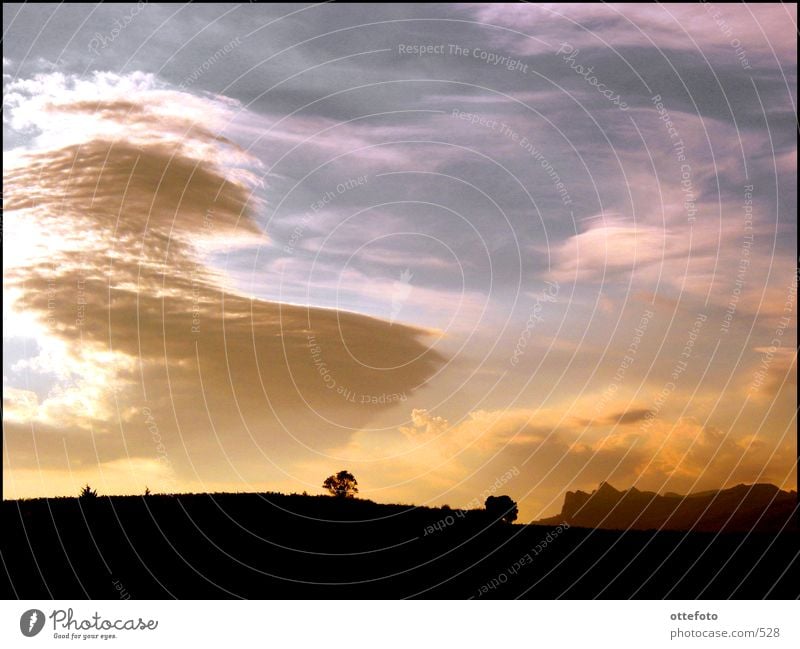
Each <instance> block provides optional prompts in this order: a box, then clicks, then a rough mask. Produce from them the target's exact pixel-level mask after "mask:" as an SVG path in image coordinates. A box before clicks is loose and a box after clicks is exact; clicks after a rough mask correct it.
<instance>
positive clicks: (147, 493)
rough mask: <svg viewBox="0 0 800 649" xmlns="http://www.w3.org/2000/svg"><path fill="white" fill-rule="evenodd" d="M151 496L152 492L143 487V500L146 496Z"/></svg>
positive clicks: (148, 488)
mask: <svg viewBox="0 0 800 649" xmlns="http://www.w3.org/2000/svg"><path fill="white" fill-rule="evenodd" d="M151 495H152V492H151V491H150V487H145V488H144V496H145V498H147V496H151Z"/></svg>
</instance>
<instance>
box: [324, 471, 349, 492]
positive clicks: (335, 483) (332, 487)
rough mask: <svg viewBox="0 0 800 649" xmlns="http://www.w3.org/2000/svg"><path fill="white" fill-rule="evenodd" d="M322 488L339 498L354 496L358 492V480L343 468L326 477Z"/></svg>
mask: <svg viewBox="0 0 800 649" xmlns="http://www.w3.org/2000/svg"><path fill="white" fill-rule="evenodd" d="M322 488H323V489H327V490H328V491H329V492H330V494H331V495H332V496H336V497H337V498H352V497H353V496H355V494H357V493H358V480H356V477H355V476H354V475H353V474H352V473H350V472H349V471H347V470H343V471H339V473H337V474H335V475H331V476H328V477H327V478H325V482H323V483H322Z"/></svg>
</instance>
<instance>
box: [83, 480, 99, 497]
mask: <svg viewBox="0 0 800 649" xmlns="http://www.w3.org/2000/svg"><path fill="white" fill-rule="evenodd" d="M80 497H81V498H82V499H83V500H91V499H93V498H97V491H96V490H94V489H92V488H91V487H90V486H89V483H86V484H85V485H84V487H83V489H81V495H80Z"/></svg>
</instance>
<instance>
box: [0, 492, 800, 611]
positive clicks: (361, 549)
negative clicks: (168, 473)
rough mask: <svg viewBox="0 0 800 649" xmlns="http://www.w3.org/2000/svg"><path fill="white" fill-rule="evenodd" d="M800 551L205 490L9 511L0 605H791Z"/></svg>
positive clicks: (9, 504) (777, 541)
mask: <svg viewBox="0 0 800 649" xmlns="http://www.w3.org/2000/svg"><path fill="white" fill-rule="evenodd" d="M798 541H800V537H798V533H797V532H796V526H795V529H794V530H793V531H787V532H783V533H779V534H774V533H763V532H758V533H755V532H754V533H750V534H747V533H743V532H735V533H722V534H717V533H707V532H688V533H687V532H676V531H668V532H652V531H628V532H623V531H612V530H592V529H585V528H578V527H569V528H566V527H565V526H563V525H561V526H544V525H528V526H524V525H507V524H503V523H492V522H491V521H489V520H488V519H487V516H486V514H485V512H482V511H469V512H463V511H456V510H447V509H430V508H414V507H408V506H402V505H378V504H376V503H373V502H371V501H368V500H359V499H352V500H340V499H335V498H332V497H323V496H293V495H281V494H213V495H212V494H202V495H181V496H148V497H138V496H130V497H110V498H106V497H98V498H96V499H89V500H84V499H76V498H57V499H47V500H46V499H40V500H26V501H4V502H3V503H2V534H0V549H1V550H2V560H3V568H4V570H3V583H4V589H3V590H4V596H5V597H6V598H26V599H39V598H59V599H61V598H63V599H71V598H95V599H117V598H119V597H123V598H128V597H129V598H134V599H146V598H154V599H158V598H170V597H177V598H181V599H203V598H235V597H243V598H256V599H277V598H280V599H285V598H309V599H311V598H321V599H328V598H330V599H342V598H367V599H368V598H406V597H423V598H470V597H474V598H482V599H489V598H502V599H509V598H516V597H527V598H539V599H552V598H580V599H586V598H595V597H599V598H606V599H619V598H648V599H650V598H658V599H660V598H674V599H677V598H687V599H693V598H714V599H719V598H729V597H732V598H743V599H744V598H747V599H750V598H764V597H766V598H776V599H785V598H792V599H795V598H797V597H798V596H800V578H799V577H800V575H799V574H798V557H797V555H798V551H800V543H799V542H798Z"/></svg>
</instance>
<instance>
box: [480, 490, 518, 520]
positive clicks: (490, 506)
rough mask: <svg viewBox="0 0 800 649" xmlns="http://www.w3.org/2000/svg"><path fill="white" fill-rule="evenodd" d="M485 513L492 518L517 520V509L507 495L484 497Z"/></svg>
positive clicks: (515, 504)
mask: <svg viewBox="0 0 800 649" xmlns="http://www.w3.org/2000/svg"><path fill="white" fill-rule="evenodd" d="M486 513H487V514H489V516H490V517H491V518H492V520H497V521H502V522H503V523H513V522H514V521H515V520H517V515H518V514H519V509H517V503H515V502H514V501H513V500H512V499H511V498H510V497H509V496H489V497H488V498H487V499H486Z"/></svg>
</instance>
